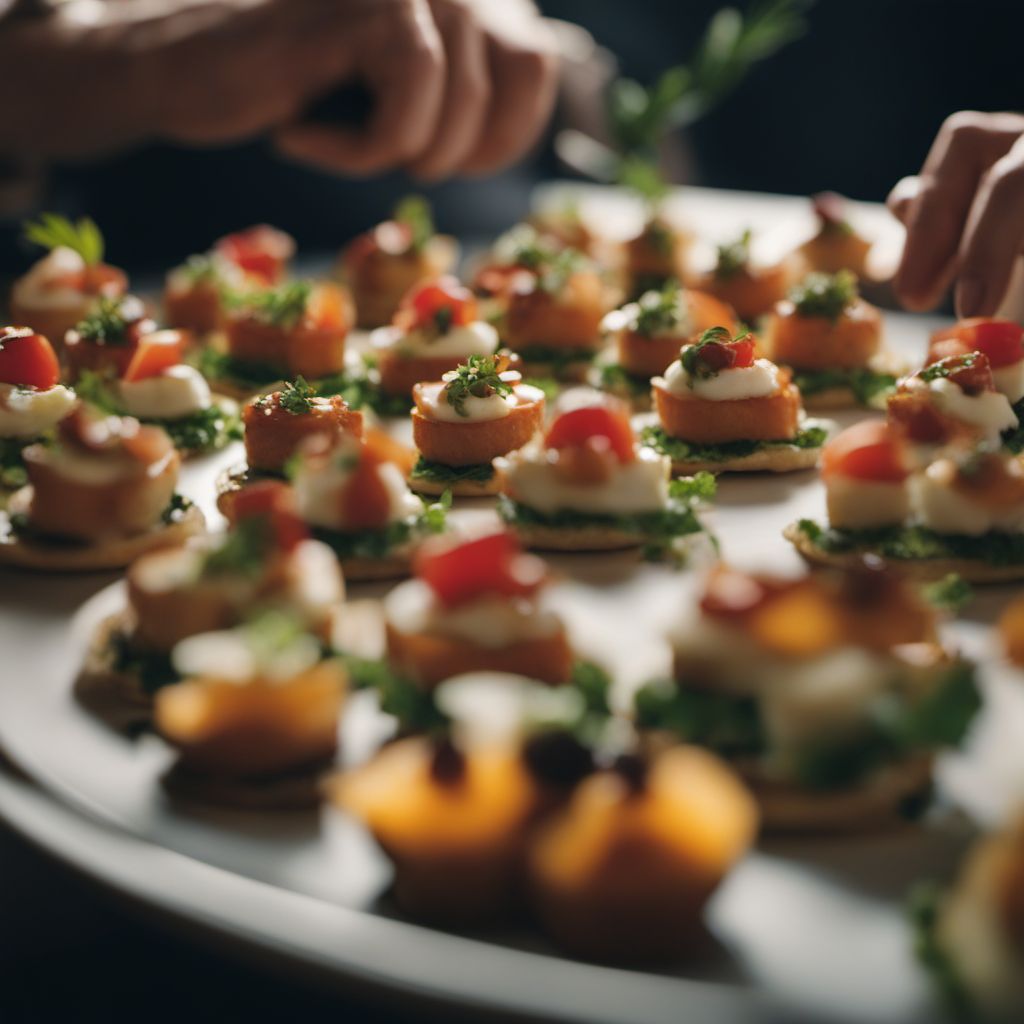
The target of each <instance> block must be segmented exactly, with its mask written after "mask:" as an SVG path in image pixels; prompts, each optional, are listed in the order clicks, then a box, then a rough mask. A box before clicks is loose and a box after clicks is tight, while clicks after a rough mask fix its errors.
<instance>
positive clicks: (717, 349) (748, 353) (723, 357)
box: [697, 334, 756, 373]
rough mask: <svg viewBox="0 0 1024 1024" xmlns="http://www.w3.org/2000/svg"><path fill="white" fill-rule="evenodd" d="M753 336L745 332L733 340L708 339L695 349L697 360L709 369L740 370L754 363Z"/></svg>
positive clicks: (715, 370) (718, 370)
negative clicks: (708, 340)
mask: <svg viewBox="0 0 1024 1024" xmlns="http://www.w3.org/2000/svg"><path fill="white" fill-rule="evenodd" d="M755 348H756V346H755V343H754V336H753V335H752V334H745V335H744V336H743V337H742V338H737V339H736V340H735V341H710V342H707V343H706V344H704V345H701V347H700V349H699V350H698V351H697V360H698V362H701V363H703V364H704V365H705V366H706V367H707V368H708V369H709V370H713V371H714V372H715V373H720V372H721V371H722V370H740V369H746V368H747V367H749V366H753V365H754V353H755Z"/></svg>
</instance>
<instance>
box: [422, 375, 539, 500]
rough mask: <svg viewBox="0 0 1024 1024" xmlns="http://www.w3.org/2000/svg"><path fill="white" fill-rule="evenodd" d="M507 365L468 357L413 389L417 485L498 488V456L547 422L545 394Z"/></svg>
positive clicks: (435, 490)
mask: <svg viewBox="0 0 1024 1024" xmlns="http://www.w3.org/2000/svg"><path fill="white" fill-rule="evenodd" d="M506 365H507V360H505V359H503V358H501V357H497V358H495V357H491V356H470V357H469V360H468V362H466V363H464V364H462V365H461V366H459V367H457V368H456V369H454V370H450V371H448V372H447V373H446V374H445V375H444V377H443V378H442V379H441V380H439V381H436V382H432V383H423V384H417V385H416V387H415V388H414V389H413V401H414V402H415V408H414V409H413V411H412V437H413V444H415V446H416V449H417V451H418V452H419V459H418V461H417V462H416V464H415V465H414V466H413V468H412V472H411V473H410V474H409V483H410V484H411V486H412V487H413V489H414V490H416V491H419V492H420V493H421V494H443V493H444V492H445V491H451V493H452V494H453V495H461V496H479V495H487V494H497V493H498V491H499V489H500V485H499V480H498V475H497V473H496V472H495V468H494V460H495V459H496V458H499V457H500V456H502V455H508V453H509V452H512V451H515V450H516V449H517V448H522V447H523V445H525V444H527V443H529V442H530V441H531V440H532V439H533V437H534V436H535V435H536V433H537V432H538V431H539V430H540V429H541V428H542V426H543V424H544V392H543V391H541V390H540V388H537V387H533V386H532V385H530V384H524V383H523V382H522V377H521V376H520V374H518V373H516V372H515V371H512V370H508V369H506V368H505V367H506Z"/></svg>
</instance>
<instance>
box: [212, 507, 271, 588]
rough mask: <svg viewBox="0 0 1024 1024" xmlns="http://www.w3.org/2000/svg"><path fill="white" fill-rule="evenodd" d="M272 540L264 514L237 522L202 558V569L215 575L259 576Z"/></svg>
mask: <svg viewBox="0 0 1024 1024" xmlns="http://www.w3.org/2000/svg"><path fill="white" fill-rule="evenodd" d="M272 543H273V535H272V532H271V528H270V524H269V522H268V521H267V519H266V518H265V517H263V516H252V517H250V518H248V519H243V520H241V521H240V522H238V523H236V524H235V526H234V527H232V529H230V530H229V531H228V532H227V533H226V534H225V535H224V539H223V540H222V541H221V543H220V545H219V546H218V547H215V548H212V549H211V550H210V551H209V552H208V553H207V555H206V558H205V559H204V560H203V572H204V573H209V574H210V575H214V576H218V575H221V574H239V575H242V576H259V575H261V574H262V572H263V567H264V565H265V563H266V556H267V553H268V551H270V549H271V547H272Z"/></svg>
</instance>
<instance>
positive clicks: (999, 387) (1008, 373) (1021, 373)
mask: <svg viewBox="0 0 1024 1024" xmlns="http://www.w3.org/2000/svg"><path fill="white" fill-rule="evenodd" d="M992 380H993V382H994V383H995V386H996V391H998V392H999V393H1000V394H1003V395H1006V397H1007V398H1008V399H1009V400H1010V403H1011V404H1014V403H1016V402H1019V401H1020V400H1021V399H1022V398H1024V359H1021V360H1020V361H1019V362H1016V363H1011V364H1010V365H1009V366H1000V367H999V369H993V370H992Z"/></svg>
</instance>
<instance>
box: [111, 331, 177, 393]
mask: <svg viewBox="0 0 1024 1024" xmlns="http://www.w3.org/2000/svg"><path fill="white" fill-rule="evenodd" d="M184 358H185V335H184V332H182V331H177V330H165V331H152V332H151V333H149V334H144V335H143V336H142V337H141V338H139V341H138V344H137V345H136V347H135V352H134V353H133V355H132V358H131V361H130V362H129V363H128V367H127V369H126V370H125V371H124V379H125V380H126V381H136V380H146V379H147V378H149V377H159V376H160V374H162V373H163V372H164V370H168V369H170V368H171V367H172V366H177V365H178V364H179V363H180V362H181V361H182V359H184Z"/></svg>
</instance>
